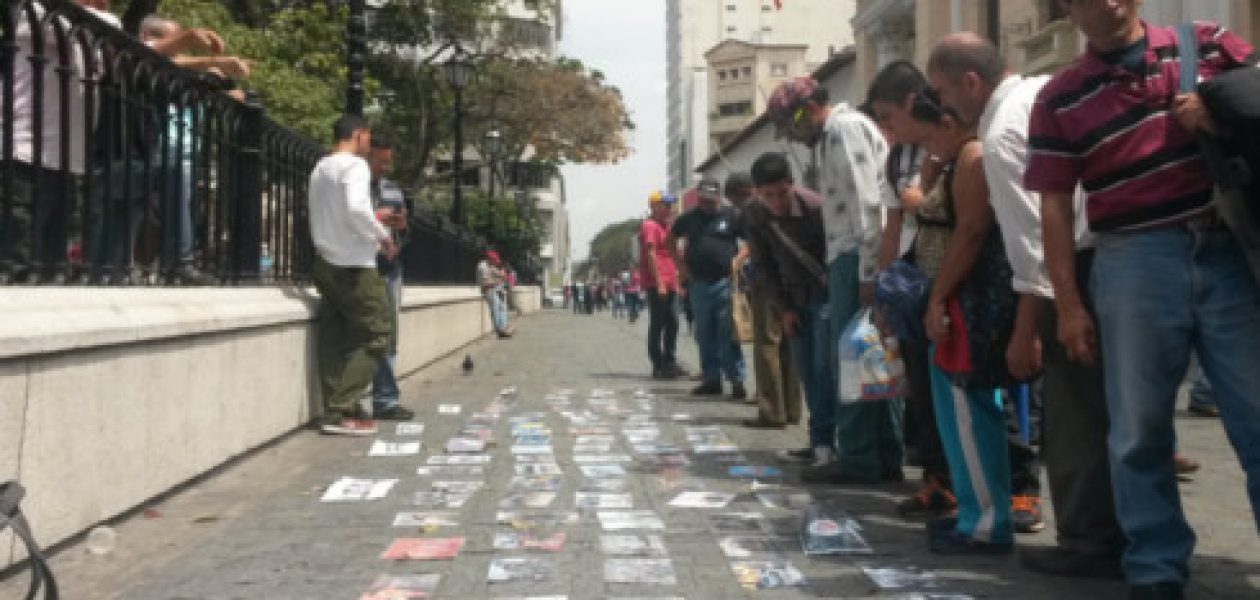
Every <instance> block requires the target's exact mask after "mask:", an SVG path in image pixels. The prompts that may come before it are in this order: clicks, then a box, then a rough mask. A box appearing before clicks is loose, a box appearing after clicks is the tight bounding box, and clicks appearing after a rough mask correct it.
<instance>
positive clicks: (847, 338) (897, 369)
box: [836, 308, 906, 403]
mask: <svg viewBox="0 0 1260 600" xmlns="http://www.w3.org/2000/svg"><path fill="white" fill-rule="evenodd" d="M839 354H840V370H839V372H838V373H837V375H838V376H837V377H836V380H837V382H838V385H839V388H840V389H839V396H840V402H843V403H850V402H862V401H874V400H889V399H892V398H900V397H902V396H903V395H904V391H905V373H906V369H905V365H904V364H903V363H902V362H901V354H900V352H899V351H898V349H897V340H896V339H893V338H889V339H888V340H885V341H881V340H880V339H879V329H877V328H876V327H875V325H874V323H872V322H871V309H869V308H863V309H861V310H859V311H858V312H857V314H856V315H854V316H853V320H852V321H849V324H848V325H847V326H846V327H845V328H844V333H843V334H842V335H841V336H840V352H839Z"/></svg>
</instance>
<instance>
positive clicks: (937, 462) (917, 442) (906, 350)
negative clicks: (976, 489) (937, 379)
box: [901, 342, 949, 487]
mask: <svg viewBox="0 0 1260 600" xmlns="http://www.w3.org/2000/svg"><path fill="white" fill-rule="evenodd" d="M901 348H902V349H903V350H902V356H901V359H902V361H904V362H905V365H906V381H907V383H908V384H909V388H910V389H909V394H907V396H906V419H905V422H906V429H907V434H906V437H907V443H913V444H914V447H915V448H917V449H918V451H919V462H920V463H921V464H922V466H923V477H924V479H925V480H926V479H928V478H929V477H931V478H935V479H936V480H937V481H939V482H940V483H941V484H942V485H945V486H946V487H948V486H949V464H948V463H947V462H946V461H945V448H944V447H943V446H941V433H940V431H939V430H938V429H937V427H936V409H935V408H933V404H932V379H931V375H930V372H929V370H928V365H929V364H931V357H930V356H929V355H928V349H927V348H926V347H920V346H914V345H911V344H907V343H905V342H902V344H901ZM911 431H912V432H913V440H911V439H910V438H911V434H910V432H911Z"/></svg>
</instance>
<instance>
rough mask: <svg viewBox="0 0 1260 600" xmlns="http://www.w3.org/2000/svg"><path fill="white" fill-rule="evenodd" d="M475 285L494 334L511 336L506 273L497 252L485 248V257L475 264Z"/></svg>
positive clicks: (501, 337) (504, 337) (500, 336)
mask: <svg viewBox="0 0 1260 600" xmlns="http://www.w3.org/2000/svg"><path fill="white" fill-rule="evenodd" d="M477 285H478V286H479V287H480V288H481V296H482V297H483V298H485V300H486V307H487V308H488V309H489V310H490V321H491V323H493V326H494V332H495V334H496V335H498V336H499V339H506V338H510V337H512V330H511V329H509V328H508V308H507V298H506V296H507V275H506V273H505V272H504V270H503V264H502V262H500V259H499V253H498V252H495V251H494V250H487V251H486V257H485V258H484V259H482V260H481V262H480V263H478V264H477Z"/></svg>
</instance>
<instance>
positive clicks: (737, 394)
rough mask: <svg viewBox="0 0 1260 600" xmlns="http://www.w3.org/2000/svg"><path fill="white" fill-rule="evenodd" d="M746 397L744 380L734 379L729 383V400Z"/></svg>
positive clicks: (744, 398) (746, 391)
mask: <svg viewBox="0 0 1260 600" xmlns="http://www.w3.org/2000/svg"><path fill="white" fill-rule="evenodd" d="M746 399H748V390H746V389H744V382H742V381H736V382H735V383H732V384H731V400H746Z"/></svg>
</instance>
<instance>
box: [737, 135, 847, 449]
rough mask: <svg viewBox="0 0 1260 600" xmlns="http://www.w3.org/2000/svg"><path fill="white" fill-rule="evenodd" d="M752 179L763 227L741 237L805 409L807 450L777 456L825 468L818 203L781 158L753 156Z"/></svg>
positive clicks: (831, 411) (825, 342)
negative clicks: (785, 343)
mask: <svg viewBox="0 0 1260 600" xmlns="http://www.w3.org/2000/svg"><path fill="white" fill-rule="evenodd" d="M752 178H753V182H754V183H755V184H756V185H757V197H758V198H759V199H760V200H761V202H762V205H763V206H765V208H766V216H765V220H764V222H762V223H760V224H759V226H758V227H755V228H752V229H751V231H750V232H749V233H750V235H749V238H750V243H751V244H752V245H753V255H754V256H756V257H758V260H759V261H760V262H759V267H760V270H761V272H762V274H763V275H762V277H761V279H760V280H759V281H760V282H761V283H763V284H764V285H765V289H766V293H767V294H768V295H769V296H770V297H771V298H772V301H773V302H774V303H775V304H776V305H777V306H779V307H780V309H781V313H780V323H781V325H782V328H783V336H784V337H785V338H787V339H788V340H789V343H790V344H791V345H792V358H793V359H794V360H795V361H796V370H797V373H798V374H799V375H800V378H801V384H802V385H803V386H804V389H805V403H806V405H807V406H808V407H809V424H808V430H809V445H808V446H806V447H805V448H802V449H799V450H787V451H785V452H783V453H782V454H781V456H780V458H782V459H784V460H790V461H797V462H805V463H808V464H811V465H814V466H822V465H828V464H830V463H832V462H833V461H834V460H835V454H836V451H835V447H836V405H837V400H836V385H835V381H834V380H833V379H832V375H831V374H832V366H831V365H830V364H828V361H829V360H830V357H832V356H834V350H833V349H832V346H834V345H835V344H836V340H835V339H834V338H832V337H831V326H830V325H829V324H828V319H827V317H828V315H829V307H828V305H827V272H826V268H825V267H824V266H823V261H824V260H825V259H826V255H827V234H826V231H825V230H824V229H823V216H822V199H821V198H819V196H818V194H816V193H814V192H811V191H809V190H807V189H805V188H799V187H797V186H796V185H795V184H794V183H793V180H792V167H791V165H790V164H788V160H787V157H786V156H784V155H783V154H781V153H777V152H768V153H766V154H763V155H761V156H760V157H759V158H758V159H757V160H756V162H754V163H753V166H752Z"/></svg>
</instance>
